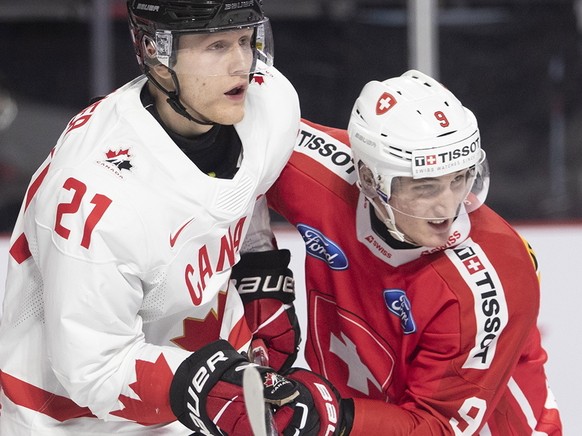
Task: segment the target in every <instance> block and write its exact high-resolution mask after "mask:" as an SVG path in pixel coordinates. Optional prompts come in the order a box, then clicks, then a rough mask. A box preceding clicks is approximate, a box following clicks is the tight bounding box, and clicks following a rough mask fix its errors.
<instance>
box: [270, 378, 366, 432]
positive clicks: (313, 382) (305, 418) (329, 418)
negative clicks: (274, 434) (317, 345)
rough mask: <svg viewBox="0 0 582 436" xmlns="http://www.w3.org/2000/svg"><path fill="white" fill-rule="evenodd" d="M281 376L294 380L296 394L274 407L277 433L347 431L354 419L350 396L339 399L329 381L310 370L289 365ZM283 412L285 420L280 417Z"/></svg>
mask: <svg viewBox="0 0 582 436" xmlns="http://www.w3.org/2000/svg"><path fill="white" fill-rule="evenodd" d="M285 377H286V378H287V379H290V380H293V381H296V382H298V384H299V392H300V395H299V396H298V397H297V398H295V400H294V401H293V402H292V403H289V404H286V405H284V406H282V407H280V408H278V410H277V413H276V414H275V417H276V422H277V426H278V427H277V428H278V430H279V433H282V434H283V435H284V436H291V435H317V436H323V435H326V436H327V435H334V436H344V435H347V434H349V433H350V430H351V428H352V424H353V421H354V403H353V401H352V400H351V399H342V398H341V397H340V394H339V393H338V391H337V390H336V389H335V388H334V387H333V386H332V384H331V383H330V382H329V381H327V380H326V379H325V378H323V377H321V376H320V375H318V374H316V373H314V372H312V371H308V370H306V369H302V368H291V370H289V372H288V373H287V374H285ZM285 413H287V419H288V421H283V415H284V414H285ZM290 415H291V416H290ZM289 416H290V418H289Z"/></svg>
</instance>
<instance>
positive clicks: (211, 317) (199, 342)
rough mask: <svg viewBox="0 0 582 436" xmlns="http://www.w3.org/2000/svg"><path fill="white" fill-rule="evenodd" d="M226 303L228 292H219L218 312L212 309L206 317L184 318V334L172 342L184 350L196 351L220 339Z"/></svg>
mask: <svg viewBox="0 0 582 436" xmlns="http://www.w3.org/2000/svg"><path fill="white" fill-rule="evenodd" d="M225 304H226V293H224V292H220V293H219V294H218V308H217V310H218V313H217V312H216V311H214V310H211V311H210V312H208V315H206V318H204V319H195V318H186V319H184V335H183V336H180V337H178V338H174V339H172V342H173V343H174V344H176V345H177V346H178V347H180V348H183V349H184V350H188V351H196V350H198V349H200V348H202V347H203V346H204V345H206V344H209V343H210V342H214V341H216V340H217V339H219V338H220V327H221V325H222V318H223V317H224V306H225Z"/></svg>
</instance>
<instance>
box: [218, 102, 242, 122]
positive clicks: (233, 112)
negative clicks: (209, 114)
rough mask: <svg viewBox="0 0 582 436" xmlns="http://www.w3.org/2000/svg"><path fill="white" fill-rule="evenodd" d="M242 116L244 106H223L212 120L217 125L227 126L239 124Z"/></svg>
mask: <svg viewBox="0 0 582 436" xmlns="http://www.w3.org/2000/svg"><path fill="white" fill-rule="evenodd" d="M244 116H245V110H244V105H238V104H237V105H223V107H221V108H220V109H219V110H218V111H217V114H216V117H214V118H213V119H214V121H215V122H216V123H218V124H222V125H225V126H229V125H232V124H236V123H240V122H241V121H242V119H243V118H244Z"/></svg>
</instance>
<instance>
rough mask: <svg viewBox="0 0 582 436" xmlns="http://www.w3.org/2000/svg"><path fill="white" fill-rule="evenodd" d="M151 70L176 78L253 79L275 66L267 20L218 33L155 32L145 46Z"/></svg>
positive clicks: (147, 61) (218, 30)
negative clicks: (169, 72)
mask: <svg viewBox="0 0 582 436" xmlns="http://www.w3.org/2000/svg"><path fill="white" fill-rule="evenodd" d="M144 44H145V47H144V51H145V53H146V54H148V55H149V56H146V63H147V64H148V66H149V67H156V66H159V65H163V66H165V67H167V68H169V69H171V70H173V71H174V73H175V74H176V75H177V76H197V77H211V76H250V75H252V74H255V73H258V72H261V71H264V70H265V69H266V68H267V67H270V66H272V65H273V36H272V32H271V26H270V23H269V20H268V19H265V20H264V21H262V22H261V23H259V24H253V25H252V26H247V27H233V28H232V29H227V30H225V29H223V28H222V29H217V30H216V31H209V30H208V29H204V31H198V32H193V31H187V32H186V31H184V32H175V31H174V32H172V31H164V30H160V31H158V32H156V35H155V41H151V40H146V41H145V42H144Z"/></svg>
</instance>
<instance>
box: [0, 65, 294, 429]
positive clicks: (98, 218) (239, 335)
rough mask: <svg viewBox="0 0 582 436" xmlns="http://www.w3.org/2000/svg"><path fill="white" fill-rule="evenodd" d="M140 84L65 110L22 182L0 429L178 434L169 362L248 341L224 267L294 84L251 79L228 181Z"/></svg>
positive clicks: (286, 134)
mask: <svg viewBox="0 0 582 436" xmlns="http://www.w3.org/2000/svg"><path fill="white" fill-rule="evenodd" d="M145 83H146V80H145V78H143V77H141V78H138V79H136V80H134V81H132V82H130V83H128V84H127V85H125V86H124V87H122V88H120V89H119V90H117V91H116V92H114V93H112V94H110V95H109V96H107V97H106V98H104V99H103V100H101V101H99V102H97V103H95V104H93V105H91V106H89V107H88V108H87V109H85V110H84V111H83V112H81V113H80V114H78V115H77V116H76V117H74V118H73V119H72V120H71V122H70V123H69V125H68V127H67V129H66V130H65V131H64V132H63V134H62V135H61V137H60V139H59V141H58V143H57V145H56V146H55V147H54V149H53V150H52V151H51V153H50V156H49V157H48V158H47V160H46V161H45V162H44V163H43V165H42V166H41V167H40V168H39V170H38V171H37V172H36V173H35V175H34V176H33V178H32V181H31V183H30V185H29V188H28V191H27V193H26V198H25V200H24V202H23V205H22V209H21V212H20V216H19V217H18V221H17V223H16V227H15V230H14V233H13V235H12V238H11V241H10V257H9V266H8V278H7V283H6V295H5V300H4V306H3V308H4V315H3V319H2V324H1V326H0V370H1V372H0V381H1V386H2V393H1V397H0V405H1V407H2V409H1V412H0V413H1V416H0V434H2V435H10V436H16V435H41V434H42V435H75V436H78V435H105V434H106V435H111V434H136V435H137V434H139V435H146V434H148V435H149V434H152V435H153V434H155V435H160V434H190V433H191V431H189V430H188V429H186V428H185V427H183V426H182V425H181V424H180V423H178V422H176V421H174V420H175V418H174V416H173V414H172V413H171V410H170V406H169V394H168V392H169V385H170V383H171V380H172V376H173V372H174V371H175V369H176V368H177V367H178V365H179V364H180V363H181V362H182V361H183V360H184V359H185V358H186V357H188V356H189V355H190V354H191V351H194V350H196V349H198V348H199V347H200V346H202V345H204V344H207V343H209V342H211V341H214V340H216V339H219V338H224V339H227V340H229V342H231V343H232V344H233V345H234V346H235V348H237V349H238V350H244V349H245V348H246V347H247V346H248V344H249V343H250V331H249V330H248V327H247V326H246V323H245V321H244V317H243V308H242V304H241V302H240V299H239V297H238V294H237V292H236V291H235V290H234V289H233V288H231V286H229V276H230V270H231V267H232V265H233V264H234V263H235V262H236V261H237V260H238V258H239V249H240V246H241V243H242V240H243V238H244V236H245V233H246V232H247V229H248V226H249V222H250V219H251V218H250V217H251V214H252V210H253V206H254V204H255V201H256V199H257V197H259V196H261V195H263V194H264V193H265V192H266V191H267V189H268V188H269V187H270V186H271V184H272V183H273V182H274V181H275V179H276V178H277V176H278V175H279V173H280V171H281V169H282V168H283V166H284V165H285V162H286V161H287V159H288V157H289V156H290V154H291V152H292V149H293V145H294V142H295V138H296V134H297V131H298V126H299V103H298V98H297V94H296V92H295V90H294V89H293V87H292V85H291V84H290V83H289V82H288V81H287V80H286V79H285V78H284V77H283V76H282V75H281V74H280V73H279V72H278V71H277V70H275V69H272V70H270V73H269V74H264V75H260V76H255V78H254V79H253V83H252V84H251V85H250V86H249V89H248V95H247V100H246V106H245V117H244V119H243V120H242V121H241V122H240V123H239V124H237V125H236V126H235V128H236V131H237V133H238V135H239V136H240V138H241V141H242V148H243V159H242V163H241V166H240V168H239V170H238V172H237V174H236V175H235V177H234V178H233V179H230V180H229V179H216V178H211V177H209V176H207V175H206V174H203V173H202V172H200V171H199V170H198V168H197V167H196V166H195V165H194V164H193V163H192V162H191V161H190V160H189V159H188V158H187V157H186V156H185V155H184V154H183V153H182V151H181V150H180V149H179V148H178V147H177V146H176V144H175V143H174V142H172V141H171V139H170V138H169V136H168V135H167V134H166V132H165V131H164V129H163V128H162V127H161V126H160V125H159V124H158V123H157V122H156V121H155V120H154V118H153V117H152V116H151V115H150V113H149V112H147V111H146V110H145V109H144V107H143V106H142V104H141V102H140V91H141V89H142V87H143V86H144V84H145ZM172 421H174V422H173V423H172Z"/></svg>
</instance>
